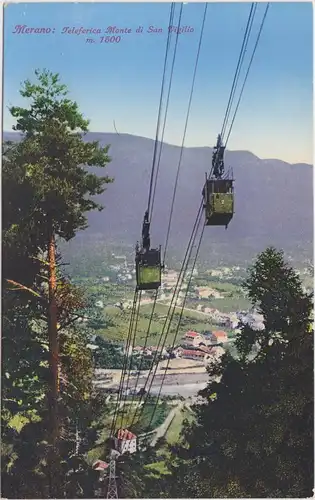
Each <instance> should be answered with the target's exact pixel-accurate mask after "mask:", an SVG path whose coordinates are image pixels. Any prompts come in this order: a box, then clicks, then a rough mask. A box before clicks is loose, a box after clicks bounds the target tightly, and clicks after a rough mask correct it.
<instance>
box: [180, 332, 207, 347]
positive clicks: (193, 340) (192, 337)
mask: <svg viewBox="0 0 315 500" xmlns="http://www.w3.org/2000/svg"><path fill="white" fill-rule="evenodd" d="M183 341H184V344H185V345H191V346H194V347H197V346H198V345H199V344H200V343H201V342H203V341H204V338H203V336H202V335H200V333H197V332H193V331H189V332H187V333H186V334H185V335H184V338H183Z"/></svg>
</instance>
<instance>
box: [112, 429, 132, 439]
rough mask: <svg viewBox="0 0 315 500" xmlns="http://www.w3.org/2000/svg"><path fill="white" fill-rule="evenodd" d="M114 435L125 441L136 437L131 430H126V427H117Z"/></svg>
mask: <svg viewBox="0 0 315 500" xmlns="http://www.w3.org/2000/svg"><path fill="white" fill-rule="evenodd" d="M116 437H117V439H123V440H126V441H131V440H132V439H136V438H137V436H136V435H135V434H133V433H132V432H130V431H128V429H118V431H117V433H116Z"/></svg>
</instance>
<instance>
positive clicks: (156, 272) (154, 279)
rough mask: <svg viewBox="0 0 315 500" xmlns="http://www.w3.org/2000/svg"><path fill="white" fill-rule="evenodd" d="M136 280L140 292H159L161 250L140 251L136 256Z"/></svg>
mask: <svg viewBox="0 0 315 500" xmlns="http://www.w3.org/2000/svg"><path fill="white" fill-rule="evenodd" d="M136 278H137V286H138V289H139V290H157V289H158V288H159V287H160V286H161V249H160V248H159V249H150V250H143V249H142V250H140V251H139V252H138V253H137V254H136Z"/></svg>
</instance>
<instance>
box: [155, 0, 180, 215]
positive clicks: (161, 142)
mask: <svg viewBox="0 0 315 500" xmlns="http://www.w3.org/2000/svg"><path fill="white" fill-rule="evenodd" d="M182 11H183V4H181V8H180V12H179V18H178V26H177V33H176V40H175V47H174V54H173V61H172V67H171V75H170V81H169V86H168V93H167V99H166V106H165V115H164V123H163V130H162V136H161V140H160V152H159V158H158V163H157V168H156V176H155V181H154V188H153V195H152V203H151V212H152V213H153V206H154V200H155V192H156V185H157V180H158V175H159V170H160V162H161V155H162V149H163V141H164V133H165V125H166V119H167V113H168V105H169V100H170V93H171V88H172V80H173V73H174V66H175V59H176V52H177V44H178V36H179V28H180V22H181V18H182Z"/></svg>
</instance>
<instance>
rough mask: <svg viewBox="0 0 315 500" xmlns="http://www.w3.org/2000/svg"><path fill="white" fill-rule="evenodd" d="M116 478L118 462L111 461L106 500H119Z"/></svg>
mask: <svg viewBox="0 0 315 500" xmlns="http://www.w3.org/2000/svg"><path fill="white" fill-rule="evenodd" d="M116 478H117V476H116V460H115V459H111V460H110V462H109V478H108V488H107V497H106V498H118V492H117V484H116Z"/></svg>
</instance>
